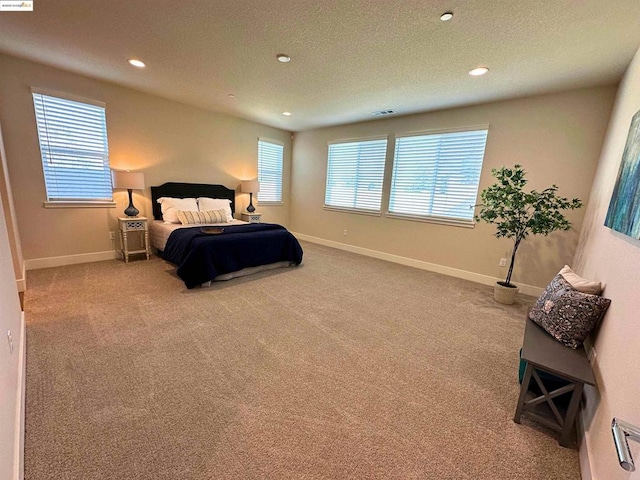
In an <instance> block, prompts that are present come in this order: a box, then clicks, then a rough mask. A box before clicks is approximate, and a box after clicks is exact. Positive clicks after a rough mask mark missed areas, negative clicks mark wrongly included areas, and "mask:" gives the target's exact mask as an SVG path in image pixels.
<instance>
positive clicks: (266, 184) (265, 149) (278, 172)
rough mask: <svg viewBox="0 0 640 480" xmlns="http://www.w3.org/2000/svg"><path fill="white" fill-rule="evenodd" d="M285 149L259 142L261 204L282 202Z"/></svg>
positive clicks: (259, 195) (277, 145)
mask: <svg viewBox="0 0 640 480" xmlns="http://www.w3.org/2000/svg"><path fill="white" fill-rule="evenodd" d="M283 152H284V147H283V146H282V145H279V144H277V143H273V142H267V141H264V140H258V181H259V182H260V193H259V194H258V198H259V200H260V203H269V202H272V203H281V202H282V163H283Z"/></svg>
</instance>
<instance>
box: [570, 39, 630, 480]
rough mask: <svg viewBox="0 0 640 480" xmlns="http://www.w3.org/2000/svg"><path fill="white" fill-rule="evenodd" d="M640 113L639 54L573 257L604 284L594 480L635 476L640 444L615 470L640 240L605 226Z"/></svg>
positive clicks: (592, 412) (590, 395)
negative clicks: (615, 423)
mask: <svg viewBox="0 0 640 480" xmlns="http://www.w3.org/2000/svg"><path fill="white" fill-rule="evenodd" d="M638 110H640V50H638V53H636V56H635V59H634V60H633V62H632V64H631V65H630V67H629V69H628V70H627V73H626V75H625V78H624V80H623V82H622V83H621V85H620V89H619V92H618V96H617V98H616V102H615V107H614V110H613V114H612V116H611V121H610V123H609V129H608V132H607V136H606V140H605V144H604V147H603V150H602V155H601V157H600V163H599V165H598V171H597V174H596V177H595V180H594V183H593V189H592V191H591V199H590V202H589V206H588V209H587V213H586V215H585V219H584V227H583V229H582V233H581V237H580V244H579V246H578V249H577V252H576V259H575V266H576V269H577V271H578V272H579V273H580V274H582V275H583V276H585V277H587V278H593V279H597V280H599V281H601V282H603V283H604V285H605V289H604V292H603V295H604V296H606V297H608V298H610V299H611V306H610V307H609V310H608V311H607V314H606V315H605V317H604V319H603V321H602V324H601V327H600V329H599V331H598V335H597V338H596V342H595V348H596V352H597V354H596V358H595V361H594V366H595V369H596V373H597V377H596V378H597V381H598V389H597V390H595V389H591V388H589V389H587V391H586V406H587V408H586V410H585V412H584V414H583V417H584V421H585V425H586V428H587V431H586V435H585V440H586V446H587V450H586V452H588V458H589V460H590V463H591V465H590V467H587V465H586V464H584V463H583V465H584V468H583V470H584V471H586V470H587V468H590V470H591V474H592V476H593V478H594V479H607V480H615V479H620V480H622V479H632V478H633V479H640V445H639V444H638V443H635V442H629V444H630V446H631V447H632V452H633V456H634V459H635V461H636V468H637V471H636V472H635V473H634V474H629V473H627V472H625V471H624V470H622V469H621V468H620V467H619V466H618V462H617V460H616V454H615V448H614V444H613V439H612V437H611V420H612V418H613V417H614V416H617V417H619V418H621V419H623V420H625V421H627V422H630V423H632V424H634V425H636V426H638V427H640V354H639V352H640V319H639V318H640V317H639V316H638V312H639V311H640V281H639V280H638V279H639V277H638V275H639V272H640V240H637V239H633V238H631V237H627V236H626V235H622V234H621V233H618V232H614V231H613V230H611V229H609V228H607V227H605V226H604V219H605V216H606V213H607V208H608V207H609V200H610V199H611V193H612V192H613V187H614V185H615V181H616V177H617V174H618V168H619V167H620V161H621V159H622V152H623V150H624V146H625V142H626V139H627V133H628V131H629V125H630V124H631V117H632V116H633V115H634V114H635V113H636V112H637V111H638ZM581 453H583V454H584V453H585V450H584V449H583V450H582V452H581ZM581 456H582V459H583V460H584V459H585V458H586V457H585V456H584V455H581ZM585 478H587V477H586V476H585Z"/></svg>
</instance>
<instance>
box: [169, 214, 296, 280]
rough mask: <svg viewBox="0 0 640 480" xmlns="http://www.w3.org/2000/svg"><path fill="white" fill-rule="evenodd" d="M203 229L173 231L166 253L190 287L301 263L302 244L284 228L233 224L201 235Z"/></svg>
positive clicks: (255, 224) (268, 224)
mask: <svg viewBox="0 0 640 480" xmlns="http://www.w3.org/2000/svg"><path fill="white" fill-rule="evenodd" d="M200 228H201V227H200V226H197V227H192V228H179V229H177V230H174V231H173V232H172V233H171V235H170V236H169V239H168V240H167V245H166V246H165V249H164V253H163V257H164V258H165V260H168V261H170V262H172V263H175V264H176V265H178V270H177V274H178V276H179V277H180V278H181V279H182V280H183V281H184V283H185V285H186V286H187V288H193V287H196V286H198V285H200V284H202V283H205V282H208V281H210V280H213V279H214V278H216V277H217V276H218V275H223V274H225V273H230V272H235V271H238V270H241V269H243V268H247V267H257V266H259V265H268V264H270V263H275V262H281V261H290V262H293V263H295V264H296V265H299V264H300V263H301V262H302V247H301V246H300V243H298V240H297V239H296V237H294V236H293V235H291V233H289V231H288V230H287V229H286V228H284V227H283V226H282V225H275V224H272V223H252V224H248V225H234V226H230V227H224V231H223V232H222V233H220V234H218V235H210V234H206V233H202V231H201V230H200Z"/></svg>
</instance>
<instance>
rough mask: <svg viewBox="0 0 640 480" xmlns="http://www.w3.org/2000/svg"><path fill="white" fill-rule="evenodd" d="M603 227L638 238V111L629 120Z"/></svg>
mask: <svg viewBox="0 0 640 480" xmlns="http://www.w3.org/2000/svg"><path fill="white" fill-rule="evenodd" d="M604 224H605V226H607V227H609V228H612V229H613V230H615V231H617V232H621V233H624V234H625V235H629V236H630V237H633V238H637V239H640V111H638V112H637V113H636V114H635V115H634V116H633V119H632V120H631V127H629V135H628V136H627V143H626V145H625V146H624V153H623V154H622V163H620V170H619V171H618V179H617V180H616V186H615V188H614V189H613V194H612V195H611V202H610V203H609V210H608V211H607V217H606V218H605V221H604Z"/></svg>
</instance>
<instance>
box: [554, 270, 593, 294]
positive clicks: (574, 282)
mask: <svg viewBox="0 0 640 480" xmlns="http://www.w3.org/2000/svg"><path fill="white" fill-rule="evenodd" d="M558 273H560V275H562V277H563V278H564V279H565V280H566V281H567V282H569V283H570V284H571V286H572V287H573V288H575V289H576V290H578V291H579V292H582V293H590V294H592V295H600V292H601V291H602V284H601V283H600V282H592V281H589V280H587V279H586V278H582V277H581V276H580V275H578V274H577V273H576V272H574V271H573V270H571V267H569V265H565V266H564V267H562V269H561V270H560V272H558Z"/></svg>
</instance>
